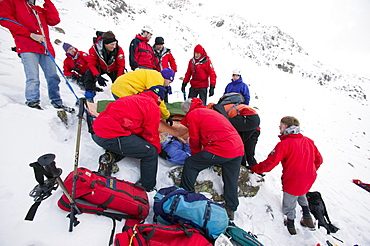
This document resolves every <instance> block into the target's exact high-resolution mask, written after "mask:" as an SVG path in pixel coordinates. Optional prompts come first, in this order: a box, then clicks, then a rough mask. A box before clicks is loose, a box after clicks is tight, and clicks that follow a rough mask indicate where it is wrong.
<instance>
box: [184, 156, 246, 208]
mask: <svg viewBox="0 0 370 246" xmlns="http://www.w3.org/2000/svg"><path fill="white" fill-rule="evenodd" d="M241 159H242V157H241V156H239V157H235V158H223V157H220V156H217V155H214V154H212V153H211V152H208V151H201V152H199V153H197V154H195V155H192V156H190V157H188V158H187V159H186V160H185V165H184V169H183V171H182V176H181V183H180V186H181V187H182V188H184V189H185V190H187V191H189V192H194V191H195V188H194V184H195V181H196V179H197V177H198V174H199V172H200V171H202V170H204V169H206V168H208V167H211V166H214V165H219V166H221V168H222V181H223V182H224V198H225V203H226V205H227V206H228V207H229V208H230V209H231V210H233V211H236V209H237V208H238V205H239V200H238V179H239V172H240V161H241Z"/></svg>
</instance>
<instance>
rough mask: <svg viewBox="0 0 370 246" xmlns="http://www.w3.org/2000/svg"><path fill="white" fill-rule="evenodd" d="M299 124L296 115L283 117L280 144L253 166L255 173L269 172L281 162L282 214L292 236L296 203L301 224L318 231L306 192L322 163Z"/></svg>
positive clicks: (311, 142)
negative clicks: (299, 207)
mask: <svg viewBox="0 0 370 246" xmlns="http://www.w3.org/2000/svg"><path fill="white" fill-rule="evenodd" d="M299 125H300V124H299V121H298V119H296V118H295V117H293V116H286V117H283V118H282V119H281V121H280V126H279V128H280V134H281V135H280V136H279V137H280V140H281V141H280V142H279V143H278V144H277V145H276V147H275V148H274V149H273V150H272V151H271V153H270V154H269V156H268V157H267V159H266V160H265V161H263V162H260V163H258V164H256V165H254V166H253V167H252V168H251V170H252V171H253V172H256V173H262V172H269V171H271V170H272V169H273V168H274V167H275V166H277V165H278V164H279V163H280V162H281V164H282V166H283V174H282V178H281V180H282V184H283V192H284V193H283V213H284V215H285V216H286V217H287V219H286V220H285V221H284V222H285V224H286V226H287V228H288V231H289V233H290V234H291V235H295V234H297V231H296V229H295V226H294V219H295V217H296V209H295V208H296V204H297V202H298V204H299V205H300V206H301V207H302V210H303V217H302V219H301V222H300V223H301V225H302V226H305V227H309V228H315V225H314V224H313V221H312V218H311V215H310V210H309V206H308V201H307V198H306V193H307V192H308V191H309V190H310V188H311V186H312V185H313V183H314V182H315V180H316V176H317V174H316V171H317V169H319V167H320V165H321V164H322V162H323V159H322V156H321V154H320V152H319V151H318V149H317V147H316V146H315V144H314V142H313V141H312V140H311V139H309V138H308V137H305V136H303V135H302V134H301V133H300V127H299Z"/></svg>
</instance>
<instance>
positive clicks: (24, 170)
mask: <svg viewBox="0 0 370 246" xmlns="http://www.w3.org/2000/svg"><path fill="white" fill-rule="evenodd" d="M90 2H92V1H90ZM112 2H113V1H112ZM119 2H120V1H115V3H116V4H117V3H119ZM126 2H127V3H131V4H132V3H133V1H126ZM108 3H109V4H112V3H111V2H108V1H100V4H101V5H102V4H108ZM199 3H200V1H199V2H192V3H189V2H188V1H164V0H162V1H161V0H158V1H153V2H151V3H145V4H144V3H142V2H141V3H137V4H135V5H133V4H132V5H131V6H135V7H132V9H131V11H132V13H131V14H130V17H129V18H121V19H120V18H119V17H117V18H116V19H115V18H113V17H114V15H109V13H108V14H106V16H102V15H98V14H97V12H96V11H94V10H93V9H92V8H87V7H86V6H85V2H84V1H72V0H64V1H61V0H59V1H55V4H56V6H57V8H58V10H59V11H60V16H61V20H62V21H61V23H60V24H59V25H58V27H60V28H62V29H63V30H64V31H65V34H62V33H60V32H58V31H57V30H56V29H54V28H52V29H51V37H52V40H54V39H60V40H62V41H65V42H68V43H71V44H73V45H74V46H76V47H77V48H78V49H80V50H84V51H87V50H88V48H89V47H90V46H91V44H92V43H91V42H92V36H93V35H94V33H95V31H96V30H103V31H104V30H112V31H113V32H114V33H115V34H116V35H117V39H118V40H119V44H120V45H121V46H122V47H123V49H124V51H125V53H126V62H128V60H127V56H128V46H129V42H130V41H131V39H132V38H134V36H135V34H136V33H138V32H139V31H140V27H141V26H142V25H144V24H147V23H150V24H151V25H152V26H153V28H154V29H155V33H154V36H163V37H164V38H165V45H166V46H167V47H169V48H171V49H172V50H173V54H174V56H175V58H176V60H177V63H178V67H179V71H178V73H177V75H176V80H175V82H174V83H173V91H179V90H180V87H181V81H180V80H178V79H177V78H179V77H181V76H184V73H185V71H186V66H187V62H188V60H189V59H190V58H191V56H192V50H193V47H194V46H195V45H196V44H197V43H200V44H202V45H203V46H204V48H205V49H206V51H207V53H208V54H209V56H210V57H211V60H212V62H213V64H214V66H215V69H216V73H217V75H218V80H217V85H216V91H215V96H214V97H212V98H209V102H212V101H213V102H216V101H217V99H218V98H219V97H220V96H221V95H222V93H223V90H224V87H225V86H226V84H227V83H228V82H230V79H231V71H232V69H233V68H234V67H241V68H242V70H243V75H242V76H243V78H244V80H245V82H247V83H248V84H249V85H250V91H251V106H254V107H256V108H258V112H259V114H260V117H261V128H262V131H261V136H260V139H259V142H258V145H257V150H256V151H257V153H256V158H257V160H258V161H263V160H264V159H265V158H266V157H267V155H268V153H269V152H270V151H271V150H272V149H273V148H274V146H275V145H276V144H277V143H278V141H279V139H278V138H277V135H278V125H279V120H280V119H281V118H282V117H283V116H286V115H293V116H295V117H297V118H298V119H299V120H300V121H301V125H302V127H301V128H302V130H303V134H304V135H306V136H308V137H310V138H312V139H313V140H314V141H315V143H316V145H317V147H318V148H319V150H320V151H321V153H322V155H323V158H324V163H323V165H322V167H321V168H320V169H319V171H318V178H317V181H316V182H315V184H314V186H313V187H312V191H314V190H317V191H320V192H321V193H322V196H323V198H324V200H325V203H326V206H327V209H328V211H329V216H330V218H331V220H332V222H333V224H334V225H336V226H337V227H339V228H340V230H339V231H338V232H337V233H336V234H333V235H334V236H336V237H337V238H339V239H341V240H343V242H344V243H341V242H340V241H338V240H336V239H334V238H332V237H331V236H330V235H326V230H325V229H323V228H321V229H319V230H316V231H314V232H312V231H309V230H306V229H305V228H302V227H301V226H300V225H299V221H298V219H297V220H296V228H297V230H298V235H296V236H291V235H289V233H288V232H287V230H286V228H285V227H284V226H283V214H282V212H281V200H282V191H281V184H280V176H281V167H280V166H277V167H276V168H275V169H274V170H273V171H272V172H270V173H268V174H267V175H266V177H265V180H266V181H265V182H264V183H262V184H261V189H260V191H259V192H258V194H257V195H256V196H255V197H252V198H244V197H241V198H239V201H240V206H239V208H238V211H237V212H236V214H235V217H236V219H235V222H236V224H237V225H239V226H241V227H242V228H244V229H245V230H247V231H251V232H253V233H254V234H257V235H258V237H259V240H260V241H261V242H262V243H264V244H265V245H267V246H270V245H272V246H274V245H279V246H287V245H305V246H306V245H307V246H313V245H316V244H317V243H321V245H325V241H326V240H330V241H332V242H335V243H336V244H338V245H346V246H347V245H351V246H352V245H355V244H358V245H362V246H367V245H370V234H369V228H370V222H369V217H370V208H369V206H368V204H370V194H369V193H368V192H366V191H365V190H363V189H361V188H359V187H357V186H356V185H354V184H353V183H352V182H351V180H352V179H353V178H357V179H360V180H362V181H364V182H367V183H369V182H370V170H369V168H368V167H369V164H370V143H369V137H368V135H369V134H370V126H369V123H368V122H369V121H370V113H369V112H370V110H369V104H368V101H367V100H356V99H353V98H351V97H349V96H348V95H347V94H346V93H343V91H339V90H337V89H335V88H333V87H324V86H320V85H319V84H318V83H317V81H316V80H314V79H310V78H302V76H301V75H300V74H295V73H293V74H289V73H283V72H281V71H280V70H278V69H276V68H275V67H269V66H259V65H258V64H257V63H255V62H252V61H251V60H250V59H248V57H247V56H243V55H242V53H241V52H240V50H241V49H244V48H245V47H242V46H240V48H238V47H236V48H235V49H234V50H231V51H230V49H229V46H228V42H232V41H233V40H235V42H237V43H238V45H242V41H240V40H239V39H238V37H236V36H233V39H232V40H230V39H229V37H228V36H222V32H218V31H217V30H216V29H214V27H213V26H211V24H210V22H211V21H210V20H211V19H212V18H211V17H210V16H208V15H206V14H204V11H203V12H202V8H205V5H206V4H208V3H207V1H205V2H204V4H203V5H202V4H199ZM171 4H172V5H171ZM176 4H184V6H183V8H182V9H181V10H176V11H177V12H176V11H175V10H173V11H175V12H169V11H168V10H169V9H170V8H171V6H172V7H173V6H174V5H176ZM129 7H130V5H129V6H128V7H127V8H129ZM206 7H207V6H206ZM215 7H217V8H216V9H215V12H216V11H221V10H220V9H219V8H221V7H222V6H217V5H215ZM166 11H167V12H168V13H176V16H175V15H173V16H172V17H170V15H167V16H164V14H163V12H166ZM158 13H160V14H158ZM201 13H202V14H201ZM122 15H123V16H124V17H125V16H126V15H125V14H122ZM118 16H120V17H122V16H121V15H118ZM189 16H191V17H192V18H189ZM226 18H227V17H225V19H226ZM226 21H229V19H226ZM153 41H154V38H153V40H152V41H151V43H153ZM13 45H14V43H13V39H12V37H11V35H10V33H9V32H8V30H7V29H5V28H3V27H0V64H1V65H0V82H1V83H0V91H1V93H0V115H1V116H0V129H1V131H0V136H1V141H0V150H1V160H2V165H0V211H1V212H0V215H1V218H2V219H1V222H0V229H1V233H0V245H4V246H7V245H27V246H31V245H32V246H44V245H53V246H54V245H55V246H59V245H106V244H107V243H108V237H109V233H110V231H111V228H112V227H111V226H112V224H111V221H110V219H107V218H104V217H99V216H94V215H89V214H82V215H79V216H78V218H79V220H80V221H81V223H80V225H78V226H77V227H76V228H74V231H73V232H72V233H69V232H68V225H69V220H68V219H66V215H67V213H66V212H64V211H62V210H60V209H59V208H58V207H57V205H56V203H57V200H58V199H59V197H60V196H61V194H62V191H61V190H60V189H58V190H57V191H55V192H54V194H53V195H52V196H51V197H50V198H48V199H47V200H45V201H43V202H42V204H41V206H40V207H39V210H38V213H37V214H36V217H35V220H34V221H33V222H29V221H24V217H25V215H26V213H27V211H28V209H29V207H30V206H31V205H32V204H33V201H32V198H30V197H29V196H28V193H29V192H30V190H31V189H32V188H33V187H34V186H35V185H36V181H35V179H34V174H33V170H32V169H31V168H30V167H29V166H28V164H29V163H31V162H34V161H36V160H37V158H38V157H39V156H41V155H43V154H46V153H54V154H55V155H56V156H57V158H56V163H57V166H58V167H60V168H62V169H63V171H64V172H63V174H62V178H65V177H66V175H67V174H68V173H69V172H70V171H72V168H73V163H74V152H75V145H76V134H77V117H75V116H73V115H69V122H68V123H69V126H68V127H65V125H64V124H63V123H62V122H61V121H60V120H59V119H58V118H57V116H56V111H55V109H53V108H52V106H51V105H50V104H49V102H48V98H47V89H46V83H45V80H44V79H43V78H42V83H41V92H42V93H41V95H42V96H41V106H42V107H43V108H44V110H43V111H38V110H34V109H30V108H28V107H26V106H25V105H24V101H25V99H24V81H25V78H24V72H23V66H22V64H21V61H20V59H19V58H18V56H17V55H16V53H14V52H12V51H11V50H10V47H11V46H13ZM238 49H239V50H238ZM55 50H56V53H57V57H56V61H57V64H58V65H59V66H62V62H63V59H64V51H63V49H62V47H61V46H57V45H55ZM294 55H297V54H293V56H294ZM127 67H128V65H127ZM317 69H319V70H320V69H321V68H317ZM320 71H321V70H320ZM338 73H339V71H338ZM339 75H341V74H339ZM41 77H42V76H41ZM350 83H353V85H354V86H358V85H360V86H361V88H363V92H364V93H365V94H366V93H368V92H369V83H366V81H365V82H361V81H359V80H358V79H357V78H354V79H353V80H352V81H350ZM60 86H61V94H62V97H63V99H64V102H65V104H66V105H68V106H73V105H74V103H75V98H74V96H73V94H72V93H71V92H70V91H69V89H68V87H67V86H66V85H65V82H64V80H63V78H62V83H61V85H60ZM72 86H73V87H74V89H75V91H76V93H77V95H78V96H82V95H83V92H82V91H81V90H79V89H78V87H77V86H76V85H74V84H72ZM97 99H111V95H110V92H109V89H108V88H107V89H106V90H105V91H104V92H103V93H99V95H98V96H97ZM181 100H182V96H181V95H180V93H174V94H173V95H172V96H170V101H181ZM102 153H103V150H102V149H101V148H100V147H99V146H97V145H96V144H95V143H94V142H93V141H92V140H91V137H90V134H89V133H88V132H87V126H86V124H85V122H84V123H83V127H82V135H81V147H80V159H79V165H80V166H84V167H87V168H89V169H92V170H96V168H97V160H98V157H99V156H100V155H101V154H102ZM119 166H120V172H119V173H118V174H117V177H118V178H122V179H125V180H128V181H132V182H136V181H137V179H138V178H139V168H138V160H136V159H132V158H125V159H123V160H122V161H121V162H120V163H119ZM174 167H175V166H174V165H172V164H170V163H168V162H166V161H164V160H162V159H160V161H159V169H158V170H159V171H158V175H157V187H158V188H161V187H167V186H171V185H173V183H172V181H171V179H170V178H168V172H169V171H170V170H171V169H172V168H174ZM209 172H210V171H209V170H207V171H204V172H202V173H201V175H200V176H199V180H202V179H207V178H210V177H211V179H212V180H213V181H214V182H215V183H216V182H219V181H218V179H215V178H212V175H211V174H210V173H209ZM256 179H257V178H256V177H254V176H253V177H252V181H251V182H255V180H256ZM218 185H221V184H220V183H218ZM154 194H155V192H151V193H149V196H150V198H151V199H152V197H153V196H154ZM151 201H152V200H151ZM267 205H268V206H271V208H272V210H273V215H274V217H273V218H272V216H271V214H270V213H267V212H266V208H267ZM297 210H298V208H297ZM152 215H153V213H152V211H151V213H150V215H149V217H148V219H147V221H146V222H149V223H150V222H152ZM122 225H123V224H122V223H120V224H119V225H118V227H117V230H116V231H117V232H119V231H120V228H121V226H122Z"/></svg>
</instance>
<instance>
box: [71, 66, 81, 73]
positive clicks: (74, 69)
mask: <svg viewBox="0 0 370 246" xmlns="http://www.w3.org/2000/svg"><path fill="white" fill-rule="evenodd" d="M80 70H81V69H80V68H79V67H74V68H72V71H75V72H77V73H78V72H79V71H80Z"/></svg>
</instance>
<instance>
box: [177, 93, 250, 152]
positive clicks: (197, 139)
mask: <svg viewBox="0 0 370 246" xmlns="http://www.w3.org/2000/svg"><path fill="white" fill-rule="evenodd" d="M181 124H183V125H184V126H186V127H188V128H189V137H190V139H189V144H190V149H191V152H192V154H193V155H194V154H196V153H199V152H200V151H202V150H205V151H208V152H211V153H212V154H214V155H218V156H221V157H224V158H235V157H238V156H242V155H243V154H244V147H243V142H242V140H241V138H240V136H239V134H238V132H237V131H236V130H235V128H234V127H233V126H232V125H231V123H230V122H229V121H228V120H227V119H226V118H225V117H224V116H223V115H221V114H220V113H217V112H216V111H214V110H212V109H208V108H206V107H205V106H203V102H202V101H201V100H200V99H199V98H193V103H192V104H191V106H190V110H189V112H188V113H187V114H186V116H185V117H184V119H182V121H181Z"/></svg>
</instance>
